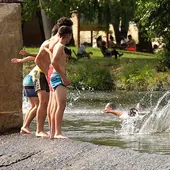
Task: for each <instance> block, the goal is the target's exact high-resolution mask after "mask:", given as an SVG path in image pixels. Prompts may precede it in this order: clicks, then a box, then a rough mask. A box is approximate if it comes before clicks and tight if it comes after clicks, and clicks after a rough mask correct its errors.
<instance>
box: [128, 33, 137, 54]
mask: <svg viewBox="0 0 170 170" xmlns="http://www.w3.org/2000/svg"><path fill="white" fill-rule="evenodd" d="M125 50H128V51H136V41H135V40H134V39H133V38H132V36H131V35H128V41H127V48H125Z"/></svg>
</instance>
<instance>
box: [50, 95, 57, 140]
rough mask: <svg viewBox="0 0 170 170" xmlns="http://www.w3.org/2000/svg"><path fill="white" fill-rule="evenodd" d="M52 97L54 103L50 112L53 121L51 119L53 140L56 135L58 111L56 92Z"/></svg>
mask: <svg viewBox="0 0 170 170" xmlns="http://www.w3.org/2000/svg"><path fill="white" fill-rule="evenodd" d="M51 96H52V102H51V111H50V114H51V116H50V117H51V119H50V122H51V129H50V132H51V134H50V138H51V139H53V138H54V134H55V113H56V110H57V101H56V96H55V92H52V94H51Z"/></svg>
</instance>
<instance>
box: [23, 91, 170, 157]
mask: <svg viewBox="0 0 170 170" xmlns="http://www.w3.org/2000/svg"><path fill="white" fill-rule="evenodd" d="M162 94H163V93H160V92H159V93H156V92H154V93H153V92H152V93H149V92H148V93H122V92H121V93H114V92H79V91H69V92H68V104H67V108H66V111H65V114H64V118H63V126H62V127H63V128H62V129H63V133H64V135H66V136H68V137H69V138H71V139H74V140H80V141H87V142H91V143H94V144H99V145H108V146H117V147H121V148H130V149H133V150H136V151H140V152H147V153H160V154H169V153H170V142H169V141H170V132H169V131H166V132H159V133H151V134H139V133H129V129H132V128H133V126H134V125H133V124H128V126H127V125H126V126H125V124H123V121H124V120H122V119H120V118H119V117H117V116H114V115H112V114H106V113H103V109H104V107H105V105H106V104H107V103H108V102H113V103H115V104H116V105H117V106H118V107H119V108H120V109H122V110H128V108H130V107H134V106H135V104H136V103H138V102H141V103H142V104H143V109H144V110H145V111H146V110H150V109H152V108H154V106H156V103H157V101H158V99H159V98H160V97H161V96H162ZM25 107H27V106H26V105H24V109H26V108H25ZM142 116H143V115H141V117H142ZM160 122H161V121H160ZM162 123H164V122H162ZM169 124H170V123H169ZM45 128H46V130H47V131H48V130H49V128H48V124H47V123H46V125H45ZM32 129H34V130H35V122H33V123H32Z"/></svg>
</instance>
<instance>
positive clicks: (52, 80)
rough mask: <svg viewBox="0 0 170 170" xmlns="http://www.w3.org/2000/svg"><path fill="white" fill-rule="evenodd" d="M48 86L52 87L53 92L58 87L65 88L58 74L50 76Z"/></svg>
mask: <svg viewBox="0 0 170 170" xmlns="http://www.w3.org/2000/svg"><path fill="white" fill-rule="evenodd" d="M50 85H51V86H52V88H53V89H54V90H55V89H56V88H57V87H58V86H60V85H62V86H65V85H64V83H63V81H62V79H61V76H60V75H59V74H58V73H52V74H51V77H50Z"/></svg>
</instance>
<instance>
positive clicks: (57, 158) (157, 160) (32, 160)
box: [0, 134, 170, 170]
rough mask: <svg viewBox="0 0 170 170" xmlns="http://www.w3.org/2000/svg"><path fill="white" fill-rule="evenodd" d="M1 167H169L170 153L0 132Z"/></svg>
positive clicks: (141, 169) (145, 169) (164, 169)
mask: <svg viewBox="0 0 170 170" xmlns="http://www.w3.org/2000/svg"><path fill="white" fill-rule="evenodd" d="M0 169H1V170H7V169H8V170H10V169H11V170H12V169H15V170H17V169H19V170H21V169H24V170H25V169H34V170H36V169H37V170H39V169H50V170H53V169H55V170H169V169H170V156H169V155H156V154H147V153H139V152H135V151H132V150H129V149H124V150H123V149H120V148H117V147H111V146H99V145H93V144H90V143H84V142H79V141H73V140H71V139H64V140H50V139H41V138H36V137H35V136H34V135H30V136H24V135H19V134H12V135H6V136H0Z"/></svg>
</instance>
